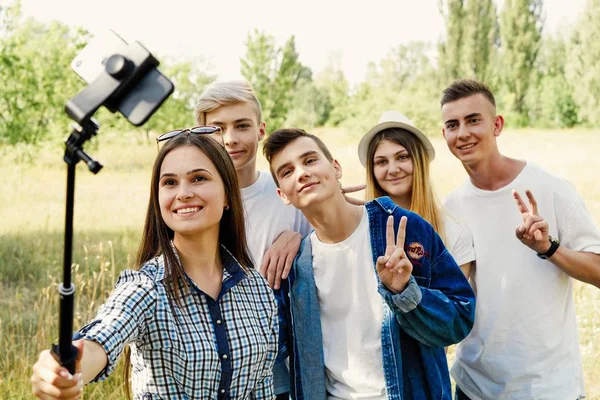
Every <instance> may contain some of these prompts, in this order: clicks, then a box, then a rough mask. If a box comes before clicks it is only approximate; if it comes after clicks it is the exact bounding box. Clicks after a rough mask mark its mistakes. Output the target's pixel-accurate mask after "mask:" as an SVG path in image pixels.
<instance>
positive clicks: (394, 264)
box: [376, 215, 413, 293]
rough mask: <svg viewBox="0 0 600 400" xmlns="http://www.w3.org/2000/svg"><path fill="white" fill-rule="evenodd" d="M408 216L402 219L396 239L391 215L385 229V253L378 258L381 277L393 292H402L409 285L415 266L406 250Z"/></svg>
mask: <svg viewBox="0 0 600 400" xmlns="http://www.w3.org/2000/svg"><path fill="white" fill-rule="evenodd" d="M406 220H407V219H406V217H402V218H401V219H400V226H399V227H398V236H397V237H396V240H394V217H393V216H392V215H390V216H389V218H388V220H387V224H386V229H385V237H386V246H385V254H384V255H383V256H380V257H378V258H377V264H376V267H377V273H378V274H379V279H381V282H382V283H383V284H384V285H385V286H386V287H387V288H388V290H389V291H390V292H392V293H400V292H402V291H403V290H404V289H406V286H407V285H408V280H409V279H410V275H411V273H412V270H413V266H412V264H411V262H410V260H409V259H408V257H407V256H406V253H405V252H404V240H405V238H406Z"/></svg>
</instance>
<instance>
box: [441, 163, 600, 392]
mask: <svg viewBox="0 0 600 400" xmlns="http://www.w3.org/2000/svg"><path fill="white" fill-rule="evenodd" d="M512 189H516V190H517V191H518V192H519V193H520V194H521V197H522V198H523V199H525V201H527V200H526V197H525V190H526V189H530V190H531V191H532V193H533V195H534V197H535V199H536V200H537V203H538V210H539V215H541V216H542V217H544V218H545V219H546V221H547V222H548V224H549V230H550V235H551V236H553V237H557V238H559V239H560V242H561V246H565V247H566V248H569V249H572V250H576V251H588V252H593V253H600V231H599V230H598V228H597V227H596V226H595V224H594V221H593V218H592V217H591V215H590V214H589V212H588V211H587V209H586V207H585V204H584V202H583V200H582V199H581V197H579V195H578V194H577V192H576V191H575V189H574V187H573V186H572V185H571V184H570V183H569V182H567V181H565V180H563V179H560V178H558V177H556V176H554V175H552V174H550V173H548V172H546V171H544V170H543V169H542V168H540V167H538V166H536V165H531V164H527V165H526V166H525V168H524V169H523V170H522V171H521V173H520V174H519V175H518V176H517V177H516V178H515V179H514V181H513V182H511V183H510V184H508V185H507V186H505V187H503V188H501V189H498V190H494V191H485V190H481V189H478V188H476V187H475V186H473V184H472V183H471V182H470V181H468V182H466V183H465V184H464V185H462V186H461V187H459V188H458V189H457V190H455V191H454V192H452V193H451V194H450V195H449V196H448V198H447V200H446V203H445V205H446V207H447V209H448V210H449V211H450V212H451V213H452V214H453V215H456V216H457V217H459V218H460V219H461V221H464V222H465V223H466V224H467V225H468V226H469V228H470V229H471V231H472V233H473V239H474V244H475V252H476V254H477V273H476V276H475V282H476V285H477V307H476V314H475V325H474V327H473V330H472V331H471V333H470V334H469V336H468V337H467V338H465V339H464V340H463V341H462V342H461V343H460V344H459V346H458V348H457V353H456V357H457V360H456V363H455V364H454V366H453V367H452V370H451V374H452V377H453V378H454V379H455V380H456V382H457V384H458V386H459V387H460V388H461V389H462V390H463V391H464V392H465V394H466V395H467V396H468V397H470V398H471V399H473V400H478V399H511V400H516V399H519V400H520V399H523V400H525V399H528V400H529V399H556V400H565V399H576V398H578V397H579V396H583V395H584V387H583V375H582V371H581V357H580V353H579V341H578V336H577V324H576V317H575V307H574V303H573V287H572V284H573V282H572V279H571V278H570V277H569V276H568V275H566V274H565V273H564V272H562V271H561V270H560V269H559V268H558V267H556V266H555V265H554V264H552V263H551V262H550V261H547V260H542V259H540V258H538V257H537V256H536V254H535V252H534V251H533V250H531V249H530V248H529V247H527V246H525V245H523V244H522V243H521V242H520V241H519V240H518V239H517V238H516V236H515V230H516V228H517V226H519V225H520V224H521V223H522V217H521V214H520V212H519V210H518V208H517V206H516V203H515V200H514V199H513V196H512V193H511V190H512Z"/></svg>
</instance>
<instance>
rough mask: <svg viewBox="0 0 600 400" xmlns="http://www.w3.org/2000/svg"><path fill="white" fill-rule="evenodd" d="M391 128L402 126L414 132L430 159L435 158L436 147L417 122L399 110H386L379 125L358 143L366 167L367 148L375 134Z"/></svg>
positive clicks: (362, 162)
mask: <svg viewBox="0 0 600 400" xmlns="http://www.w3.org/2000/svg"><path fill="white" fill-rule="evenodd" d="M389 128H401V129H404V130H406V131H408V132H410V133H412V134H414V135H415V136H416V137H417V139H419V140H420V141H421V143H423V146H424V147H425V150H426V151H427V154H428V155H429V161H432V160H433V159H434V158H435V149H434V148H433V145H432V144H431V142H430V141H429V139H427V136H425V134H424V133H423V132H421V131H420V130H419V129H417V127H415V124H413V123H412V121H411V120H410V119H408V117H406V115H404V114H401V113H399V112H398V111H386V112H384V113H383V115H381V118H379V122H378V123H377V125H375V126H374V127H372V128H371V129H370V130H369V131H368V132H367V133H366V134H365V135H364V136H363V137H362V139H360V143H359V144H358V158H359V159H360V162H361V164H362V165H363V166H364V167H366V166H367V150H368V149H369V143H371V140H373V137H374V136H375V135H377V134H378V133H379V132H381V131H382V130H384V129H389Z"/></svg>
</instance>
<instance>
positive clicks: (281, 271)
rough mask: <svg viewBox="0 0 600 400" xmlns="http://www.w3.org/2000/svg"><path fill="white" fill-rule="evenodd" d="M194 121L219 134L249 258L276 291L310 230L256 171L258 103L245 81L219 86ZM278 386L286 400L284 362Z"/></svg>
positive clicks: (261, 129) (260, 128) (261, 125)
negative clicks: (234, 181) (238, 195)
mask: <svg viewBox="0 0 600 400" xmlns="http://www.w3.org/2000/svg"><path fill="white" fill-rule="evenodd" d="M195 116H196V122H197V123H198V124H199V125H213V126H218V127H220V128H221V136H222V139H223V144H224V146H225V149H226V150H227V152H228V153H229V155H230V156H231V159H232V160H233V164H234V166H235V172H236V174H237V178H238V182H239V184H240V188H241V191H242V200H243V203H244V211H245V215H246V236H247V240H248V247H249V250H250V253H251V255H252V258H253V259H254V263H255V267H256V268H257V269H258V270H259V271H260V272H261V273H262V274H263V275H265V277H266V278H267V280H268V281H269V285H271V287H274V288H275V289H278V288H279V284H280V280H281V279H282V278H283V279H285V278H286V276H287V273H288V271H289V269H290V268H291V265H292V262H293V261H294V257H295V256H296V253H297V252H298V248H299V246H300V240H301V239H302V237H303V236H305V235H306V234H307V233H308V232H309V231H310V229H311V227H310V224H309V223H308V221H307V220H306V218H304V216H303V215H302V213H301V212H300V211H298V210H297V209H296V208H294V207H293V206H286V205H284V204H283V203H282V202H281V200H280V199H279V196H278V195H277V192H276V190H277V188H276V186H275V183H274V182H273V178H272V177H271V174H270V173H265V172H261V171H258V170H257V169H256V153H257V150H258V144H259V142H260V141H261V140H262V139H263V137H264V136H265V127H266V124H265V122H264V121H263V120H262V111H261V106H260V102H259V100H258V98H257V97H256V95H255V93H254V90H253V88H252V86H251V85H250V83H248V82H246V81H224V82H217V83H213V84H212V85H210V86H209V87H208V88H207V89H206V90H205V91H204V92H203V93H202V95H201V96H200V100H199V101H198V104H197V105H196V108H195ZM274 386H275V394H276V395H277V398H278V399H287V398H288V392H289V376H288V373H287V367H286V366H285V363H283V362H280V363H278V364H276V366H275V369H274Z"/></svg>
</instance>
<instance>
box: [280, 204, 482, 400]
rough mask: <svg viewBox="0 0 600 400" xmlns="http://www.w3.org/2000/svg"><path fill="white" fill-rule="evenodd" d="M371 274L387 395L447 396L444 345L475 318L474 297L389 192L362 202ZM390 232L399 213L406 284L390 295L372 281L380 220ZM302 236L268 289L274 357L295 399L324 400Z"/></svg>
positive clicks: (317, 325)
mask: <svg viewBox="0 0 600 400" xmlns="http://www.w3.org/2000/svg"><path fill="white" fill-rule="evenodd" d="M365 207H366V209H367V213H368V217H369V229H370V242H371V249H372V253H373V273H374V274H376V276H377V281H378V292H379V294H380V295H381V296H382V298H383V300H384V301H383V324H382V326H381V349H382V356H383V372H384V374H385V381H386V389H387V397H388V399H390V400H400V399H406V400H417V399H448V400H450V399H451V386H450V377H449V374H448V365H447V361H446V354H445V351H444V346H448V345H451V344H454V343H458V342H460V341H461V340H462V339H463V338H465V337H466V336H467V335H468V333H469V332H470V330H471V328H472V326H473V320H474V318H475V295H474V293H473V291H472V289H471V286H470V285H469V283H468V282H467V279H466V278H465V276H464V275H463V273H462V271H461V270H460V268H459V267H458V265H457V264H456V262H455V261H454V259H453V258H452V256H451V255H450V254H449V253H448V251H447V250H446V248H445V247H444V244H443V243H442V240H441V239H440V237H439V236H438V235H437V233H436V232H435V231H434V229H433V228H432V226H431V225H429V224H428V223H427V222H426V221H425V220H424V219H423V218H421V217H420V216H418V215H417V214H415V213H412V212H410V211H407V210H404V209H402V208H400V207H398V206H397V205H396V204H395V203H393V202H392V201H391V199H390V198H389V197H382V198H378V199H375V200H374V201H371V202H369V203H367V204H366V205H365ZM390 215H393V216H394V229H395V231H396V232H397V229H398V224H399V222H400V218H401V217H402V216H404V215H405V216H407V219H408V220H407V226H406V240H405V252H406V254H407V256H408V257H409V259H410V261H411V262H412V264H413V272H412V276H411V278H410V280H409V284H408V286H407V288H406V289H405V290H404V291H403V292H402V293H398V294H393V293H391V292H390V291H389V290H387V288H386V287H385V286H384V285H383V284H382V283H381V282H380V281H379V277H378V275H377V272H376V269H375V263H376V260H377V258H378V257H379V256H381V255H383V254H384V253H385V245H386V243H385V240H386V239H385V238H386V235H385V232H386V222H387V218H388V217H389V216H390ZM312 268H313V262H312V246H311V242H310V237H309V236H307V237H305V238H304V240H303V241H302V244H301V246H300V250H299V252H298V255H297V256H296V259H295V260H294V265H293V267H292V271H291V273H290V275H289V277H288V279H287V281H283V283H282V287H281V289H280V290H279V291H278V292H277V293H276V297H277V300H278V302H279V306H280V343H281V345H280V354H279V357H278V358H279V359H283V358H285V357H286V356H287V355H288V354H289V356H290V379H291V390H290V392H291V394H292V396H293V398H295V399H296V400H321V399H323V400H324V399H326V398H327V392H326V387H325V365H324V356H323V340H322V333H321V319H320V312H319V300H318V298H317V291H316V286H315V280H314V276H313V270H312Z"/></svg>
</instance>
